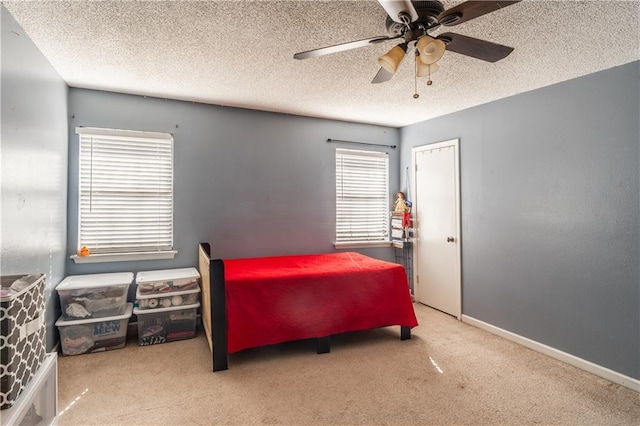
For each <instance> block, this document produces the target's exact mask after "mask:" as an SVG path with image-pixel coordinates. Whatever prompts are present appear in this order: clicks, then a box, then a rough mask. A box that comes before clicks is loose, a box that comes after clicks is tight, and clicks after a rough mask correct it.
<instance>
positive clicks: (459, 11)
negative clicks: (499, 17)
mask: <svg viewBox="0 0 640 426" xmlns="http://www.w3.org/2000/svg"><path fill="white" fill-rule="evenodd" d="M520 1H521V0H516V1H507V0H505V1H502V0H500V1H467V2H464V3H460V4H459V5H457V6H455V7H452V8H451V9H449V10H445V11H444V12H442V13H441V14H440V15H438V21H440V23H441V24H442V25H445V26H448V27H451V26H454V25H458V24H462V23H463V22H467V21H468V20H470V19H474V18H477V17H478V16H482V15H486V14H487V13H491V12H495V11H496V10H498V9H502V8H503V7H507V6H511V5H512V4H515V3H519V2H520Z"/></svg>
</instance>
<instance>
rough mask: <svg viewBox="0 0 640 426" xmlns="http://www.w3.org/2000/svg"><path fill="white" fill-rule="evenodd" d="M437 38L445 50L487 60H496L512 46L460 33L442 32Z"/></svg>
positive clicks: (503, 55)
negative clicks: (443, 44)
mask: <svg viewBox="0 0 640 426" xmlns="http://www.w3.org/2000/svg"><path fill="white" fill-rule="evenodd" d="M437 38H439V39H440V40H442V41H444V43H445V45H446V46H447V50H450V51H452V52H456V53H460V54H461V55H467V56H471V57H473V58H476V59H482V60H483V61H487V62H497V61H499V60H500V59H504V58H506V57H507V56H509V54H510V53H511V52H513V47H509V46H503V45H501V44H496V43H492V42H490V41H486V40H480V39H477V38H473V37H468V36H463V35H460V34H454V33H444V34H440V35H439V36H438V37H437Z"/></svg>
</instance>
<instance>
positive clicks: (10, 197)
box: [0, 5, 68, 349]
mask: <svg viewBox="0 0 640 426" xmlns="http://www.w3.org/2000/svg"><path fill="white" fill-rule="evenodd" d="M0 15H2V27H1V29H2V36H1V37H2V77H1V78H2V82H1V83H2V145H1V158H2V160H1V161H2V188H1V194H2V196H1V197H2V198H1V199H2V220H1V223H2V229H1V239H2V259H1V261H0V266H1V268H2V275H12V274H24V273H46V274H47V289H46V305H47V310H46V317H45V318H46V322H47V348H48V349H51V348H52V347H53V345H54V344H55V342H56V340H57V334H56V330H55V327H54V325H53V324H54V322H55V320H56V319H57V315H58V312H59V308H58V300H57V295H56V294H55V293H52V289H53V288H54V287H55V286H56V285H57V284H58V283H59V282H60V281H61V280H62V278H63V277H64V268H65V256H66V241H67V149H68V135H67V94H68V89H67V85H66V84H65V82H64V81H63V80H62V78H60V76H59V75H58V74H57V72H56V71H55V70H54V69H53V68H52V66H51V65H50V64H49V62H48V61H47V60H46V59H45V58H44V56H42V54H41V53H40V51H39V50H38V49H37V48H36V47H35V45H34V44H33V42H32V41H31V40H30V39H29V37H27V35H26V34H25V33H24V31H23V30H22V28H20V26H19V25H18V24H17V23H16V21H15V20H14V19H13V17H12V16H11V15H10V14H9V12H8V11H7V10H6V9H5V7H4V6H3V5H0Z"/></svg>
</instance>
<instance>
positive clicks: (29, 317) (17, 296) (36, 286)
mask: <svg viewBox="0 0 640 426" xmlns="http://www.w3.org/2000/svg"><path fill="white" fill-rule="evenodd" d="M20 278H24V279H27V280H28V281H27V283H29V284H28V286H27V287H25V288H21V289H20V290H19V291H9V288H10V286H11V284H12V283H14V282H15V281H16V280H18V279H20ZM1 279H2V295H1V297H0V329H1V333H0V409H5V408H9V407H11V406H12V405H13V404H14V403H15V402H16V400H17V399H18V397H19V396H20V393H21V392H22V391H23V389H24V388H25V387H26V386H27V385H28V384H29V382H30V381H31V379H32V378H33V376H34V375H35V374H36V372H37V371H38V368H40V365H41V364H42V363H43V361H44V359H45V355H46V348H45V320H44V309H45V304H44V287H45V275H44V274H37V275H35V276H34V275H12V276H3V277H1ZM31 281H33V282H31Z"/></svg>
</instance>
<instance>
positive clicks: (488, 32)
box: [3, 0, 640, 127]
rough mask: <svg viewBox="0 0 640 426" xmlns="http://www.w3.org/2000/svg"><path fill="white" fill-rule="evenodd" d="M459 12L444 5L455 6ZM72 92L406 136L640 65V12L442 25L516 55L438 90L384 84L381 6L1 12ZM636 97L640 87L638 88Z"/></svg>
mask: <svg viewBox="0 0 640 426" xmlns="http://www.w3.org/2000/svg"><path fill="white" fill-rule="evenodd" d="M459 3H461V1H454V0H445V1H443V4H444V6H445V9H449V8H451V7H453V6H455V5H456V4H459ZM3 4H4V5H5V7H6V8H7V9H8V10H9V12H10V13H11V14H12V15H13V16H14V18H15V19H16V20H17V21H18V23H19V24H20V25H21V26H22V28H23V29H24V30H25V32H26V33H27V34H28V35H29V37H30V38H31V39H32V40H33V41H34V43H35V44H36V46H38V48H39V49H40V50H41V51H42V53H43V54H44V56H45V57H46V58H47V59H48V60H49V61H50V62H51V64H52V65H53V67H54V68H55V69H56V70H57V71H58V73H59V74H60V75H61V76H62V78H63V79H64V80H65V81H66V82H67V83H68V84H69V86H71V87H81V88H91V89H99V90H107V91H115V92H122V93H131V94H139V95H147V96H156V97H161V98H169V99H180V100H189V101H196V102H203V103H209V104H216V105H227V106H237V107H243V108H250V109H258V110H265V111H275V112H282V113H290V114H296V115H303V116H311V117H322V118H330V119H338V120H346V121H353V122H362V123H374V124H380V125H386V126H392V127H401V126H405V125H408V124H412V123H415V122H419V121H423V120H426V119H429V118H432V117H436V116H440V115H443V114H447V113H451V112H454V111H458V110H461V109H464V108H468V107H471V106H474V105H478V104H482V103H486V102H490V101H492V100H496V99H500V98H504V97H507V96H511V95H514V94H517V93H521V92H525V91H528V90H532V89H536V88H539V87H542V86H547V85H550V84H553V83H557V82H560V81H564V80H567V79H571V78H574V77H578V76H581V75H585V74H589V73H593V72H596V71H599V70H603V69H606V68H611V67H613V66H616V65H621V64H624V63H628V62H631V61H634V60H638V59H640V1H639V0H627V1H607V0H600V1H566V0H564V1H537V0H525V1H523V2H522V3H518V4H515V5H512V6H509V7H507V8H505V9H502V10H498V11H496V12H493V13H491V14H488V15H484V16H481V17H479V18H476V19H475V20H472V21H469V22H466V23H462V24H460V25H458V26H454V27H447V28H446V29H442V28H439V29H437V30H435V31H433V32H431V35H437V34H439V33H441V32H445V31H451V32H456V33H460V34H463V35H467V36H472V37H476V38H481V39H485V40H488V41H492V42H495V43H499V44H504V45H507V46H511V47H514V48H515V50H514V52H513V53H512V54H511V55H510V56H508V57H507V58H506V59H503V60H502V61H499V62H496V63H488V62H484V61H480V60H477V59H474V58H470V57H467V56H462V55H459V54H456V53H453V52H446V53H445V55H444V57H443V58H442V59H441V60H440V66H441V68H440V70H439V71H438V72H437V73H435V74H433V75H432V80H433V85H432V86H429V87H428V86H427V85H426V84H425V82H424V81H418V93H419V94H420V97H419V98H418V99H414V98H413V94H414V76H413V63H412V62H413V57H412V56H413V55H409V56H408V57H407V59H405V62H404V63H403V64H402V65H401V67H400V69H399V71H398V72H397V74H396V75H395V76H394V77H393V79H392V80H391V81H389V82H386V83H383V84H377V85H373V84H371V79H372V78H373V77H374V75H375V74H376V72H377V70H378V68H379V66H378V65H377V62H376V58H377V57H378V56H380V55H382V54H384V53H385V52H386V51H387V50H389V49H390V48H391V47H393V46H394V44H396V43H397V41H389V42H385V43H381V44H377V45H370V46H367V47H364V48H360V49H356V50H349V51H345V52H340V53H335V54H331V55H327V56H323V57H319V58H311V59H305V60H295V59H293V54H294V53H296V52H300V51H306V50H311V49H316V48H320V47H325V46H328V45H333V44H338V43H344V42H349V41H353V40H358V39H363V38H368V37H373V36H379V35H383V36H386V35H387V33H386V30H385V25H384V22H385V18H386V14H385V12H384V9H383V8H382V7H381V6H380V4H379V3H378V2H377V1H272V0H263V1H202V2H197V1H173V2H139V1H100V2H93V1H91V2H89V1H52V2H43V1H28V2H26V1H7V0H5V1H3ZM636 90H637V88H636Z"/></svg>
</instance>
